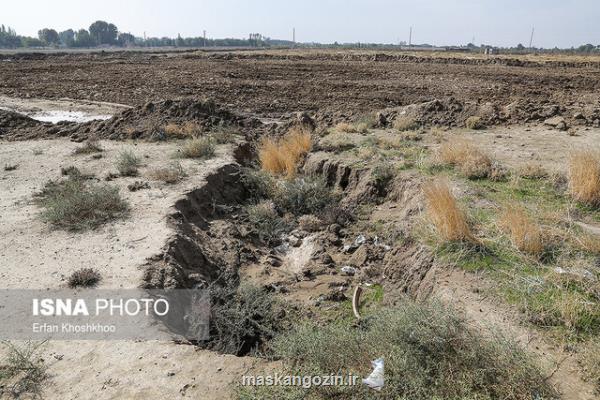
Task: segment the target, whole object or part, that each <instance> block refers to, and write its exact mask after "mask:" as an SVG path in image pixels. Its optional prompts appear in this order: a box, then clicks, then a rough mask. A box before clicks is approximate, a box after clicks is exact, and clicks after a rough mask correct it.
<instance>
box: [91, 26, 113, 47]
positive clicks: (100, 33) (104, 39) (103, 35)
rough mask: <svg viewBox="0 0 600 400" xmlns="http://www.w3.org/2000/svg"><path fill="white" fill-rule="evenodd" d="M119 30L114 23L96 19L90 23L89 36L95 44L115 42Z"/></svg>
mask: <svg viewBox="0 0 600 400" xmlns="http://www.w3.org/2000/svg"><path fill="white" fill-rule="evenodd" d="M118 33H119V30H118V29H117V27H116V26H115V25H114V24H109V23H108V22H105V21H96V22H94V23H93V24H92V25H90V36H91V37H92V38H93V40H94V41H95V42H96V43H97V44H115V43H117V35H118Z"/></svg>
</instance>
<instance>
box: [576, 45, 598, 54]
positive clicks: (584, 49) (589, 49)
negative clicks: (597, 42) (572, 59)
mask: <svg viewBox="0 0 600 400" xmlns="http://www.w3.org/2000/svg"><path fill="white" fill-rule="evenodd" d="M594 50H596V46H594V45H593V44H589V43H588V44H584V45H583V46H579V48H578V49H577V51H579V52H581V53H591V52H593V51H594Z"/></svg>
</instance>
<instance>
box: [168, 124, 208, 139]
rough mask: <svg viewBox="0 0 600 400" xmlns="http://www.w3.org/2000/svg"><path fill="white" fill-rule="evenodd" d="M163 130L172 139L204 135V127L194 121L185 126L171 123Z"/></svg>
mask: <svg viewBox="0 0 600 400" xmlns="http://www.w3.org/2000/svg"><path fill="white" fill-rule="evenodd" d="M163 130H164V132H165V134H166V135H167V137H168V138H172V139H187V138H195V137H198V136H199V135H200V134H201V133H202V127H200V125H198V124H197V123H195V122H192V121H187V122H184V123H183V124H175V123H169V124H167V125H165V126H164V127H163Z"/></svg>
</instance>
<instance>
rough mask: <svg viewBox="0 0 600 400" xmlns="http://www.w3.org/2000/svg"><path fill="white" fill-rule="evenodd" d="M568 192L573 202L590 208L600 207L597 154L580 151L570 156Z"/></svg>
mask: <svg viewBox="0 0 600 400" xmlns="http://www.w3.org/2000/svg"><path fill="white" fill-rule="evenodd" d="M569 190H570V192H571V196H572V197H573V198H574V199H575V200H577V201H579V202H581V203H585V204H588V205H591V206H600V153H599V152H597V151H591V150H581V151H575V152H573V153H572V154H571V159H570V161H569Z"/></svg>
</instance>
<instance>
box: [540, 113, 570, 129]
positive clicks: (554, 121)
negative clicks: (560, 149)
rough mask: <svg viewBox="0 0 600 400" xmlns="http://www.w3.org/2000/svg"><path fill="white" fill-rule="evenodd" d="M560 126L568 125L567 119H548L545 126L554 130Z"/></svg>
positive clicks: (559, 117)
mask: <svg viewBox="0 0 600 400" xmlns="http://www.w3.org/2000/svg"><path fill="white" fill-rule="evenodd" d="M559 124H566V123H565V119H564V118H563V117H561V116H557V117H552V118H548V119H547V120H545V121H544V125H547V126H551V127H553V128H556V127H558V125H559Z"/></svg>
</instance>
